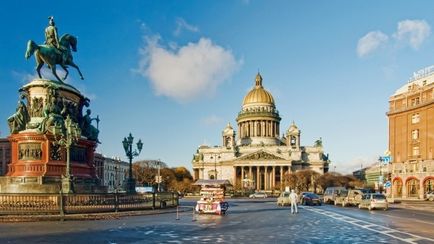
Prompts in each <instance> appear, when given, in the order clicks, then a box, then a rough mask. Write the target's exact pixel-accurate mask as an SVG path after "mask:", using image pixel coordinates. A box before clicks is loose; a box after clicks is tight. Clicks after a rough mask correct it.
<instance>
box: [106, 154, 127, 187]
mask: <svg viewBox="0 0 434 244" xmlns="http://www.w3.org/2000/svg"><path fill="white" fill-rule="evenodd" d="M128 170H129V164H128V163H127V162H124V161H122V160H121V159H120V158H119V157H113V158H107V157H104V172H103V178H102V185H104V186H107V189H108V192H114V191H115V189H117V190H119V191H123V190H125V189H124V188H125V186H124V182H125V179H126V178H128Z"/></svg>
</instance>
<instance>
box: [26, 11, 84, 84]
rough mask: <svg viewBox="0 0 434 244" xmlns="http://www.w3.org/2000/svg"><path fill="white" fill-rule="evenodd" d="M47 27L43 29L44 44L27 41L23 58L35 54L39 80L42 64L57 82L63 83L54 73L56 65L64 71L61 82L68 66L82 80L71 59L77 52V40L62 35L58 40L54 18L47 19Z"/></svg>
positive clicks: (66, 75) (68, 35)
mask: <svg viewBox="0 0 434 244" xmlns="http://www.w3.org/2000/svg"><path fill="white" fill-rule="evenodd" d="M48 20H49V21H48V26H47V28H45V43H44V44H43V45H38V44H36V43H35V42H34V41H32V40H29V41H28V42H27V50H26V54H25V57H26V59H29V58H30V57H31V56H32V55H33V54H35V59H36V64H37V65H36V72H37V73H38V76H39V78H41V79H42V76H41V68H42V66H43V65H44V64H47V65H48V67H49V68H50V69H51V72H52V73H53V75H54V76H55V77H56V78H57V80H58V81H59V82H63V81H62V80H61V79H60V78H59V76H58V75H57V73H56V65H60V67H62V68H63V70H65V76H64V77H63V80H65V79H66V78H67V77H68V74H69V72H68V69H67V68H68V66H72V67H74V68H76V69H77V71H78V74H79V75H80V78H81V79H82V80H83V79H84V78H83V75H82V74H81V71H80V68H78V66H77V65H76V64H75V63H74V61H73V58H72V52H71V50H72V51H73V52H76V51H77V38H76V37H75V36H73V35H70V34H64V35H62V36H61V37H60V39H59V38H58V34H57V27H56V25H55V23H54V17H53V16H50V17H48Z"/></svg>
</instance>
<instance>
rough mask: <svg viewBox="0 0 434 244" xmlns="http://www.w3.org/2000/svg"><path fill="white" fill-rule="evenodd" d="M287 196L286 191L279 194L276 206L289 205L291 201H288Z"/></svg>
mask: <svg viewBox="0 0 434 244" xmlns="http://www.w3.org/2000/svg"><path fill="white" fill-rule="evenodd" d="M289 194H290V192H287V191H286V192H282V193H280V195H279V197H278V198H277V206H285V205H290V204H291V201H290V200H289Z"/></svg>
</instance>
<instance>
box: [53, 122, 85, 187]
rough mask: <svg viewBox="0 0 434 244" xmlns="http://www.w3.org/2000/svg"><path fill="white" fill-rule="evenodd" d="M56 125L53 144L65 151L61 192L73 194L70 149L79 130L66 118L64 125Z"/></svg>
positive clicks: (78, 134) (76, 125) (78, 136)
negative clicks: (64, 167)
mask: <svg viewBox="0 0 434 244" xmlns="http://www.w3.org/2000/svg"><path fill="white" fill-rule="evenodd" d="M63 126H64V127H63ZM63 126H62V125H61V124H58V123H56V124H55V126H54V129H53V136H54V140H55V143H56V144H57V145H60V146H61V147H65V149H66V171H65V175H64V176H63V175H62V192H63V193H73V192H74V190H73V182H72V180H71V161H70V148H71V145H73V144H74V143H75V142H76V141H77V140H78V139H79V138H80V136H81V130H80V128H79V127H78V124H77V123H75V122H73V121H72V120H71V118H70V117H69V115H68V117H66V119H65V121H64V125H63Z"/></svg>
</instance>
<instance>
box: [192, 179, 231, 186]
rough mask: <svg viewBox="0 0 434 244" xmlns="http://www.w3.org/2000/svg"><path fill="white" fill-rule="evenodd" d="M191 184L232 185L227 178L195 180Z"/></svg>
mask: <svg viewBox="0 0 434 244" xmlns="http://www.w3.org/2000/svg"><path fill="white" fill-rule="evenodd" d="M193 185H196V186H202V185H206V186H228V185H229V186H230V185H232V184H231V182H229V181H228V180H197V181H196V182H195V183H194V184H193Z"/></svg>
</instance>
